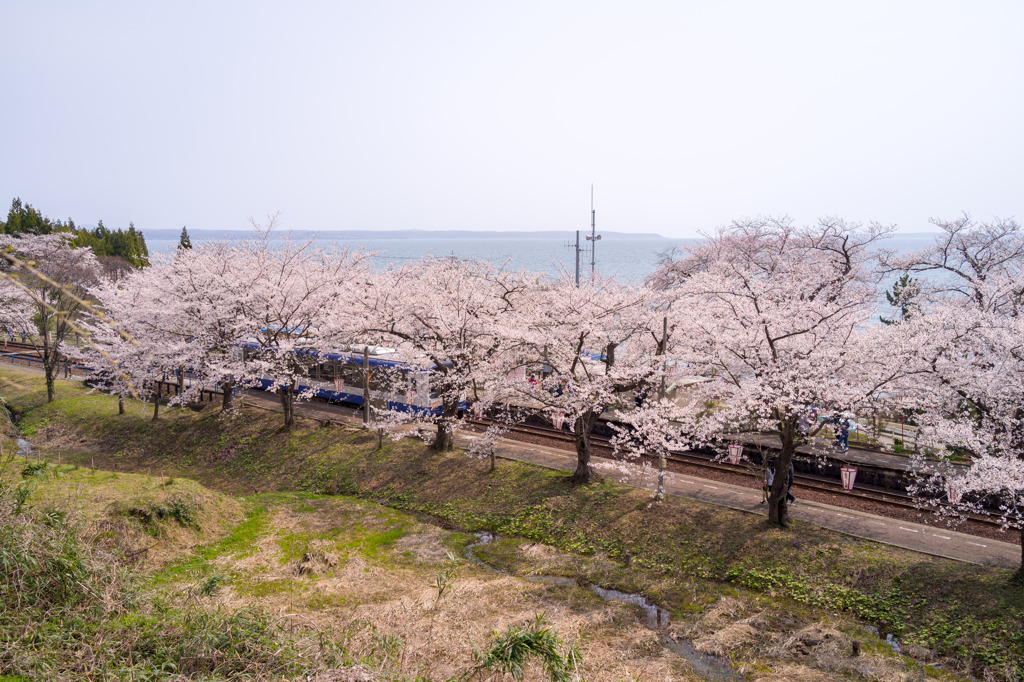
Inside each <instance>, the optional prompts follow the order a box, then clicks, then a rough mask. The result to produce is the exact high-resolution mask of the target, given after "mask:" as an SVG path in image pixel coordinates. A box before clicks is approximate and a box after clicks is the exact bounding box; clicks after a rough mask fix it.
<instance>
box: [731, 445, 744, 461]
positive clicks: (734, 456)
mask: <svg viewBox="0 0 1024 682" xmlns="http://www.w3.org/2000/svg"><path fill="white" fill-rule="evenodd" d="M741 459H743V444H742V443H730V444H729V464H739V463H740V460H741Z"/></svg>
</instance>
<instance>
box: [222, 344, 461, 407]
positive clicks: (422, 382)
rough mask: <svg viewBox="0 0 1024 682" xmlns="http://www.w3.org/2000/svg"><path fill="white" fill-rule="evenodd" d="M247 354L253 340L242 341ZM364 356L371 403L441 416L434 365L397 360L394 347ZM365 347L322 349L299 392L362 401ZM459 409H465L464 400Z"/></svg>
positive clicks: (262, 383)
mask: <svg viewBox="0 0 1024 682" xmlns="http://www.w3.org/2000/svg"><path fill="white" fill-rule="evenodd" d="M241 346H242V352H243V356H244V357H246V358H247V357H249V355H250V354H251V353H252V351H253V350H254V349H255V348H256V346H255V344H253V343H243V344H241ZM367 350H368V351H369V352H368V357H367V358H365V361H366V364H367V367H366V368H365V369H368V370H369V375H370V376H369V389H370V399H371V405H372V406H375V407H376V406H381V407H383V406H384V405H385V404H386V405H387V408H388V409H390V410H396V411H400V412H407V411H415V412H421V413H425V414H432V415H439V414H440V413H441V399H440V397H439V396H438V395H437V394H436V393H435V392H433V391H431V390H430V374H431V370H432V369H433V368H434V365H433V364H429V365H428V364H425V363H415V362H406V361H402V360H398V359H396V356H397V352H396V351H395V349H394V348H385V347H382V346H369V347H368V348H367ZM363 352H364V346H362V345H359V344H353V345H352V346H350V347H349V349H348V350H347V351H346V352H333V351H332V352H320V353H318V354H317V356H316V362H315V363H312V364H310V366H309V368H308V370H307V372H306V373H305V376H303V377H302V378H300V379H299V382H298V386H297V388H296V392H302V391H306V390H307V389H312V391H313V394H314V395H315V396H316V397H317V398H320V399H322V400H329V401H336V402H344V403H351V404H353V405H362V404H363V388H364V380H363V376H364V375H363V372H364V365H363V363H364V357H363ZM256 385H257V386H258V387H259V388H262V389H266V388H268V387H269V386H270V385H271V381H270V380H269V379H260V380H258V381H257V383H256ZM459 409H460V410H462V409H465V404H464V402H462V403H460V405H459Z"/></svg>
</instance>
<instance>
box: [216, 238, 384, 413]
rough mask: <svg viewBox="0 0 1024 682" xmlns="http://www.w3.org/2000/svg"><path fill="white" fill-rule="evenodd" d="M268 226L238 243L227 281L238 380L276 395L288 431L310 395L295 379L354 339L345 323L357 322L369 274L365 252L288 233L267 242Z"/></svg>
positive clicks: (352, 331)
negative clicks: (298, 403) (238, 265)
mask: <svg viewBox="0 0 1024 682" xmlns="http://www.w3.org/2000/svg"><path fill="white" fill-rule="evenodd" d="M273 223H274V221H273V220H271V221H270V224H269V225H268V226H267V227H265V228H262V227H259V226H257V237H256V238H254V239H252V240H250V241H247V242H244V243H241V244H240V246H239V254H238V256H239V258H240V259H241V262H243V263H244V270H242V271H239V270H237V269H236V270H233V271H232V272H233V274H232V275H230V276H229V277H228V281H226V282H225V286H226V287H227V288H228V289H227V290H228V291H230V292H231V294H232V299H233V301H234V305H235V310H237V314H238V316H239V323H240V324H239V326H238V330H239V331H240V332H241V333H242V334H243V339H244V340H245V346H246V349H245V354H246V358H245V359H246V362H245V371H244V376H243V377H242V380H243V383H245V384H249V385H251V384H254V383H258V385H260V386H261V387H262V388H264V389H265V390H268V391H274V392H276V393H277V395H278V397H279V398H280V400H281V407H282V409H283V411H284V428H285V429H290V428H291V427H292V425H293V424H294V420H295V400H296V398H298V399H300V400H301V399H303V398H306V397H308V395H309V394H311V392H312V391H311V390H305V391H299V390H298V389H299V385H300V383H299V382H300V379H301V378H302V377H304V376H307V375H308V373H309V371H310V368H311V367H313V366H315V365H316V364H318V362H319V358H320V353H321V352H322V351H324V350H328V349H330V348H331V346H332V345H335V344H336V343H338V339H339V338H342V339H344V340H345V342H348V341H351V339H352V338H353V334H354V332H355V329H354V328H352V327H349V326H348V325H347V324H345V323H344V322H343V320H344V319H351V320H355V319H356V318H355V317H354V310H353V308H354V305H355V300H354V299H355V296H356V292H359V291H360V290H362V289H365V288H367V287H368V282H369V275H368V273H367V271H366V267H365V255H364V254H360V253H351V252H349V251H348V250H345V249H335V248H328V249H324V248H320V247H317V246H316V245H315V243H314V241H313V240H307V241H300V242H297V241H293V240H292V239H290V238H289V237H287V236H285V237H284V238H283V239H278V240H276V241H274V242H273V243H272V237H274V238H275V239H276V238H277V234H276V233H275V232H273V231H272V228H273ZM353 324H355V323H353Z"/></svg>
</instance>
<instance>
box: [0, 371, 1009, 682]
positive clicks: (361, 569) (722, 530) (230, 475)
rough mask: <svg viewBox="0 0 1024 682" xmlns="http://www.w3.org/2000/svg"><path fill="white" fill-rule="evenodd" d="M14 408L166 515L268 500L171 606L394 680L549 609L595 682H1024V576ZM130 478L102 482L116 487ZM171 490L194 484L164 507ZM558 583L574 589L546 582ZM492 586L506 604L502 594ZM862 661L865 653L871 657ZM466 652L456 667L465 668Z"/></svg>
mask: <svg viewBox="0 0 1024 682" xmlns="http://www.w3.org/2000/svg"><path fill="white" fill-rule="evenodd" d="M0 395H2V396H3V397H4V399H5V400H6V401H7V402H8V403H9V404H10V405H11V407H12V409H13V410H14V412H15V413H16V414H17V415H18V416H19V417H20V421H19V423H18V427H19V429H20V431H21V433H22V434H23V435H26V436H29V437H32V438H33V439H34V440H35V443H36V447H37V448H39V452H40V453H41V454H42V455H44V456H45V457H46V458H47V459H49V460H51V461H56V460H57V459H60V461H61V462H63V463H67V464H71V465H77V466H84V465H90V466H92V465H94V466H95V467H96V468H98V469H102V470H104V471H105V472H111V471H113V472H117V474H118V476H119V477H123V476H125V475H126V474H127V472H142V473H145V474H151V475H152V478H150V479H147V480H149V481H151V482H150V483H147V484H145V485H143V486H142V487H143V488H145V487H146V485H149V486H150V488H148V489H147V490H149V493H146V494H156V493H159V494H160V495H163V494H165V492H166V490H165V489H168V488H173V487H174V486H177V485H184V484H183V483H181V481H182V479H183V478H189V479H194V480H196V481H198V482H199V483H201V484H202V485H203V486H206V487H207V488H209V489H212V490H215V491H219V493H221V494H226V495H240V496H247V497H246V499H244V500H243V501H242V502H241V503H240V504H242V505H243V506H244V508H245V514H246V515H247V516H246V517H245V519H244V520H242V521H239V522H238V523H237V524H236V525H235V526H234V527H233V529H232V530H230V531H225V530H224V528H226V527H227V526H228V525H230V524H231V523H232V522H233V521H231V520H232V519H235V520H237V519H239V518H240V517H238V516H237V514H238V513H239V512H238V511H237V508H234V509H236V510H235V511H231V510H232V509H233V507H232V506H231V503H230V502H229V501H224V502H214V501H213V500H212V499H211V500H208V501H204V502H202V505H201V506H202V509H211V510H213V509H219V510H220V511H217V512H216V513H212V512H211V514H210V518H209V519H205V518H204V519H203V520H202V521H201V522H200V528H201V529H202V532H203V533H205V534H206V537H208V538H210V539H213V538H220V539H218V540H213V541H212V543H208V544H205V545H204V547H205V549H198V550H196V551H193V552H191V553H189V552H185V554H184V555H182V556H180V557H179V558H178V559H176V560H174V559H172V558H171V557H170V556H165V557H162V558H160V559H159V560H156V559H154V564H153V566H152V567H151V568H147V569H146V570H148V571H150V574H151V575H152V578H151V580H152V581H153V585H155V586H156V587H159V588H160V589H172V590H178V591H179V592H180V591H181V590H183V589H193V590H195V589H196V588H195V586H196V585H200V586H201V585H207V584H213V585H214V587H213V588H211V589H213V590H214V591H215V592H217V594H218V595H220V596H219V597H217V598H216V599H209V600H208V602H209V603H208V606H209V607H210V608H218V607H219V608H248V605H250V604H253V603H258V604H261V605H263V606H268V605H269V606H272V607H273V608H274V609H277V610H278V611H280V612H283V613H295V614H299V615H297V616H295V617H293V618H291V619H290V622H292V623H293V626H292V627H294V628H296V631H299V630H302V629H303V628H305V629H306V630H307V631H308V632H317V633H320V634H321V635H322V636H324V637H326V638H327V639H330V640H331V641H340V642H342V643H344V642H348V643H349V644H350V645H351V646H353V647H354V648H353V649H352V652H357V653H358V656H357V657H356V658H359V660H364V661H368V663H367V665H370V666H371V667H373V668H374V669H375V670H376V671H377V673H376V674H383V675H387V676H391V677H395V678H396V679H414V678H415V677H416V675H422V676H425V677H429V678H430V679H444V678H445V677H446V676H448V675H453V674H457V673H458V672H459V671H460V670H466V669H468V667H471V666H472V665H473V658H472V652H473V649H474V647H484V646H485V645H486V644H487V642H488V637H489V635H488V631H489V630H490V629H492V628H493V629H499V630H500V629H501V628H504V627H505V626H507V625H513V626H516V627H519V626H520V625H522V624H524V623H526V622H527V621H528V620H529V618H530V617H531V616H532V614H533V613H534V612H535V611H534V609H536V612H539V611H541V610H543V611H546V612H548V613H549V617H550V619H551V622H552V623H554V627H555V628H556V630H558V631H559V632H560V633H561V634H562V637H563V639H564V641H565V642H566V643H575V644H576V645H577V646H578V647H579V649H580V651H581V654H582V656H583V659H584V661H585V669H586V673H587V675H586V676H587V679H623V678H624V677H629V676H630V675H634V674H639V673H638V671H642V670H645V669H646V670H649V671H654V670H659V671H661V672H659V673H658V675H657V676H661V677H666V676H668V677H673V676H674V677H675V678H676V679H686V676H687V675H696V673H695V670H696V669H698V668H699V667H700V665H701V661H700V655H699V653H698V654H697V660H694V661H688V660H687V659H686V656H680V655H678V653H673V652H672V651H671V650H670V649H669V648H666V646H668V644H667V643H666V642H665V641H663V640H664V638H668V639H669V640H670V641H672V642H675V641H679V642H686V643H690V644H692V645H693V647H694V648H695V650H696V651H697V652H703V653H706V654H709V655H720V656H725V657H727V658H728V659H730V660H731V661H732V662H734V663H735V665H736V669H737V670H739V671H740V672H742V673H744V674H747V675H749V676H750V677H751V679H761V680H773V679H778V680H783V679H786V680H789V679H809V680H810V679H897V678H900V677H902V679H917V678H923V677H924V676H928V677H939V678H943V677H950V676H951V672H950V671H960V672H972V673H973V674H975V675H982V674H988V675H992V676H995V677H996V678H1001V679H1016V678H1019V677H1021V676H1022V675H1024V634H1022V632H1021V628H1020V623H1021V622H1024V594H1022V591H1021V589H1020V587H1019V586H1016V585H1013V584H1011V583H1009V577H1010V572H1009V571H1003V570H999V569H992V568H986V567H980V566H972V565H966V564H961V563H957V562H952V561H947V560H942V559H934V558H930V557H925V556H923V555H920V554H916V553H913V552H908V551H904V550H900V549H897V548H892V547H887V546H882V545H876V544H873V543H870V542H867V541H863V540H859V539H855V538H851V537H848V536H843V535H841V534H838V533H834V532H831V531H826V530H822V529H820V528H816V527H813V526H810V525H807V524H797V526H796V527H795V528H794V529H793V530H790V531H782V530H779V529H775V528H772V527H769V526H768V525H766V523H765V522H764V521H763V520H762V519H761V518H759V517H756V516H752V515H748V514H743V513H739V512H734V511H729V510H724V509H720V508H717V507H712V506H708V505H703V504H700V503H697V502H693V501H688V500H682V499H669V500H667V501H665V502H664V503H661V504H654V505H652V504H651V500H650V498H649V497H648V496H647V495H646V494H644V493H643V492H641V491H636V490H632V489H629V488H626V487H623V486H620V485H618V484H614V483H610V482H607V481H605V482H600V483H597V484H594V485H591V486H587V487H583V488H572V487H570V486H568V485H567V483H566V481H565V479H564V477H563V476H562V475H559V474H556V473H554V472H550V471H546V470H543V469H539V468H537V467H532V466H528V465H524V464H519V463H502V464H501V466H499V468H498V469H497V470H496V471H495V472H492V473H488V472H487V470H486V467H484V466H482V465H480V464H479V463H478V462H476V461H474V460H471V459H469V458H467V457H465V456H463V455H461V454H458V453H455V454H448V455H438V454H435V453H432V452H430V451H429V450H428V449H426V448H425V446H424V445H423V444H422V443H419V442H418V441H413V440H405V441H401V442H398V443H388V444H386V446H385V447H384V448H383V449H377V441H376V438H375V437H373V436H371V435H369V434H367V433H366V432H364V431H362V430H361V429H359V428H357V427H348V426H342V425H337V424H325V423H322V422H319V421H315V420H301V419H300V420H299V424H298V428H296V429H294V430H293V431H292V432H290V433H289V432H282V431H280V430H279V416H278V415H276V414H273V413H269V412H266V411H263V410H259V409H255V408H245V409H242V410H239V411H238V412H237V413H236V414H235V415H233V416H226V415H221V414H220V413H219V411H218V410H216V408H214V407H213V406H207V407H205V408H203V409H202V410H200V411H193V410H172V411H168V412H167V413H166V415H165V417H164V418H162V419H161V421H159V422H156V423H153V422H150V421H149V415H150V412H149V410H148V409H147V407H146V406H144V405H130V406H129V410H128V414H126V415H123V416H119V415H118V414H117V408H116V400H114V399H112V398H110V397H108V396H104V395H101V394H89V393H87V392H86V391H85V390H84V389H82V388H81V387H77V386H73V385H70V384H63V385H61V388H60V392H59V399H58V400H57V401H56V402H55V403H53V404H50V405H46V404H45V402H44V401H45V394H44V392H43V389H42V384H41V381H40V380H39V379H38V378H36V377H35V376H34V375H31V374H29V373H27V372H22V371H18V370H3V371H0ZM109 475H110V474H109V473H102V474H101V473H90V474H80V476H81V477H82V479H83V480H84V481H88V480H92V481H94V482H97V483H98V482H100V481H101V480H102V479H103V477H104V476H109ZM171 477H173V480H174V484H173V485H171V486H167V485H164V484H165V483H166V481H167V480H168V479H169V478H171ZM117 480H118V479H114V481H115V482H116V481H117ZM54 485H57V484H54ZM76 485H85V483H83V482H82V481H79V482H78V483H77V484H76ZM60 486H61V488H67V484H64V483H62V484H60ZM161 486H162V488H161ZM154 491H155V492H154ZM41 494H42V493H41ZM47 494H49V493H47ZM62 494H66V493H62ZM192 494H194V495H196V496H198V495H199V493H198V492H193V493H192ZM129 497H132V496H131V495H130V496H129ZM135 497H138V499H139V500H140V501H142V502H141V505H140V504H134V503H129V504H127V505H125V506H124V507H123V508H124V509H137V508H139V507H140V506H141V507H143V508H147V506H152V504H155V505H157V506H160V505H163V506H164V507H167V505H168V503H167V500H168V499H169V498H167V497H162V498H159V499H157V498H154V501H153V502H152V503H150V502H148V501H145V500H147V499H148V498H146V497H145V495H143V494H142V493H140V494H139V495H135ZM183 497H187V496H183ZM236 504H238V502H237V501H236ZM100 506H102V505H100ZM119 508H122V507H121V506H119V505H114V507H110V506H109V505H108V506H107V507H104V509H119ZM107 513H109V512H107ZM119 513H121V518H131V519H137V520H139V519H141V521H144V517H145V513H141V512H131V511H128V512H124V511H122V512H119ZM232 514H235V516H233V515H232ZM201 516H202V514H201ZM171 518H173V517H171ZM218 519H220V520H218ZM141 521H140V522H141ZM159 522H160V523H163V524H164V525H167V522H166V521H165V520H159ZM175 523H177V522H175ZM203 524H205V525H203ZM476 531H489V532H495V533H498V534H499V535H500V536H501V538H500V539H499V540H498V541H496V542H494V543H491V544H489V545H486V546H483V547H479V548H476V550H475V551H476V555H477V556H479V557H480V558H481V559H484V560H485V561H486V562H487V564H488V565H489V566H490V568H485V567H481V566H478V565H476V564H474V563H473V562H469V561H467V560H466V559H465V558H464V557H463V554H462V552H463V551H464V548H465V547H466V545H467V543H469V542H470V541H471V540H473V536H471V535H468V533H472V532H476ZM136 532H139V533H142V534H143V535H145V534H146V531H145V529H144V528H142V530H138V531H136ZM178 532H179V531H178V530H177V529H176V528H175V533H178ZM180 532H181V533H184V532H186V531H184V530H182V531H180ZM189 532H196V531H194V530H193V531H189ZM223 533H227V534H226V535H223ZM139 537H140V538H141V537H142V536H139ZM218 543H219V544H218ZM150 551H153V550H150ZM448 552H451V553H452V554H453V556H455V557H456V561H455V562H453V561H452V560H451V559H449V558H448V556H447V553H448ZM331 557H333V558H331ZM332 562H333V563H332ZM303 564H309V566H308V567H306V568H303V567H302V566H303ZM492 569H494V570H492ZM495 570H496V571H497V572H495ZM153 571H156V572H155V573H153ZM448 571H454V573H451V574H448V575H449V577H448V578H444V576H445V575H446V572H448ZM314 574H315V575H316V576H318V577H317V578H315V579H314V578H312V577H311V576H312V575H314ZM537 575H544V576H549V577H562V578H567V579H568V580H567V581H565V582H566V584H561V585H560V584H558V583H557V581H556V582H546V583H536V582H530V581H528V580H523V579H528V578H530V577H531V576H537ZM365 576H370V577H369V578H366V579H361V578H363V577H365ZM453 576H454V577H453ZM488 576H489V577H491V578H492V579H493V580H499V579H500V580H501V581H506V582H502V583H499V584H500V587H498V586H497V585H494V584H489V583H488V581H487V580H485V579H484V578H485V577H488ZM446 580H452V581H454V589H453V592H454V595H455V597H453V600H452V601H450V602H449V601H448V600H447V599H445V598H440V599H438V600H436V601H437V602H438V605H437V606H436V608H435V610H434V611H431V609H430V608H427V607H428V606H429V602H430V599H429V597H430V596H431V595H432V594H435V593H437V592H438V591H439V590H440V592H441V593H442V595H441V596H442V597H445V595H444V594H443V593H444V592H445V590H444V589H443V584H444V583H445V581H446ZM211 581H212V582H211ZM438 581H440V582H438ZM590 584H597V585H601V586H603V587H608V588H614V589H617V590H622V591H625V592H630V593H638V594H643V595H645V596H646V597H647V598H649V599H650V600H651V601H653V602H655V603H657V604H659V605H661V606H664V607H665V608H667V609H668V610H669V611H670V612H671V614H672V618H673V621H672V624H671V625H670V626H669V628H668V629H667V630H665V631H662V632H654V631H652V630H649V629H647V628H646V627H644V626H643V625H642V621H638V617H639V616H638V612H637V611H636V610H635V609H632V610H631V609H629V608H628V607H626V606H625V605H617V606H614V607H611V606H609V604H608V603H607V602H601V601H600V600H598V599H597V598H596V597H594V596H593V594H592V593H591V592H590V591H589V590H587V589H585V588H586V587H587V586H588V585H590ZM188 585H191V586H192V587H191V588H188V587H187V586H188ZM431 585H432V587H429V588H428V586H431ZM439 585H440V587H439ZM509 590H511V591H512V594H514V595H515V596H514V598H511V599H508V598H501V599H499V598H498V594H497V593H496V591H500V592H501V593H502V594H504V593H505V592H506V591H509ZM417 604H418V605H419V606H416V605H417ZM214 605H216V606H214ZM524 605H529V608H525V607H524ZM438 609H440V610H438ZM608 609H611V611H609V610H608ZM442 612H443V613H445V614H447V615H444V616H442V615H441V614H442ZM300 616H301V617H300ZM445 619H449V620H447V621H446V620H445ZM442 622H447V623H448V624H447V625H444V626H443V627H442V626H441V623H442ZM638 623H639V624H638ZM352 628H355V629H356V630H351V629H352ZM434 628H440V629H438V630H437V632H438V633H440V632H445V633H447V634H445V635H444V636H443V637H441V636H440V635H435V634H434V632H435V630H434ZM458 628H462V630H459V629H458ZM869 628H875V629H877V631H878V632H879V633H880V635H881V636H882V637H884V636H885V635H893V636H895V637H898V638H899V640H900V642H901V643H902V644H903V645H904V651H905V652H908V653H910V654H913V657H907V656H897V655H896V654H895V653H894V652H893V651H892V650H891V649H890V648H889V647H888V646H886V645H885V644H884V643H883V642H882V641H881V640H880V638H879V637H878V636H876V635H875V634H873V632H872V631H871V630H870V629H869ZM356 631H358V634H352V633H353V632H356ZM308 632H307V634H308ZM346 632H349V633H350V634H348V635H346V634H345V633H346ZM427 632H429V633H431V634H430V635H429V636H428V635H426V634H424V633H427ZM325 633H330V636H329V637H327V635H326V634H325ZM371 633H375V634H371ZM389 637H391V638H397V640H396V639H388V638H389ZM375 638H376V639H375ZM854 640H856V641H858V642H859V643H860V645H861V649H862V653H861V655H860V656H856V657H854V656H851V650H852V647H853V641H854ZM399 642H400V643H399ZM374 647H376V648H374ZM342 648H343V649H344V645H343V646H342ZM345 650H346V651H348V650H347V649H345ZM371 651H375V652H376V653H373V654H372V655H370V654H369V653H367V652H371ZM387 651H391V653H386V652H387ZM445 652H447V654H450V655H449V656H448V658H451V660H453V661H455V663H453V664H447V665H446V664H443V663H442V661H444V660H447V659H446V658H445V656H446V653H445ZM346 655H348V654H346ZM360 657H361V658H360ZM349 660H350V661H354V660H356V659H355V658H351V657H350V659H349ZM645 665H646V666H648V667H647V668H644V666H645ZM615 666H618V667H615ZM658 666H661V667H658ZM611 670H616V671H617V672H615V673H614V675H613V674H612V673H610V672H609V671H611ZM645 674H646V673H645ZM652 674H653V673H652ZM616 675H617V676H616Z"/></svg>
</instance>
